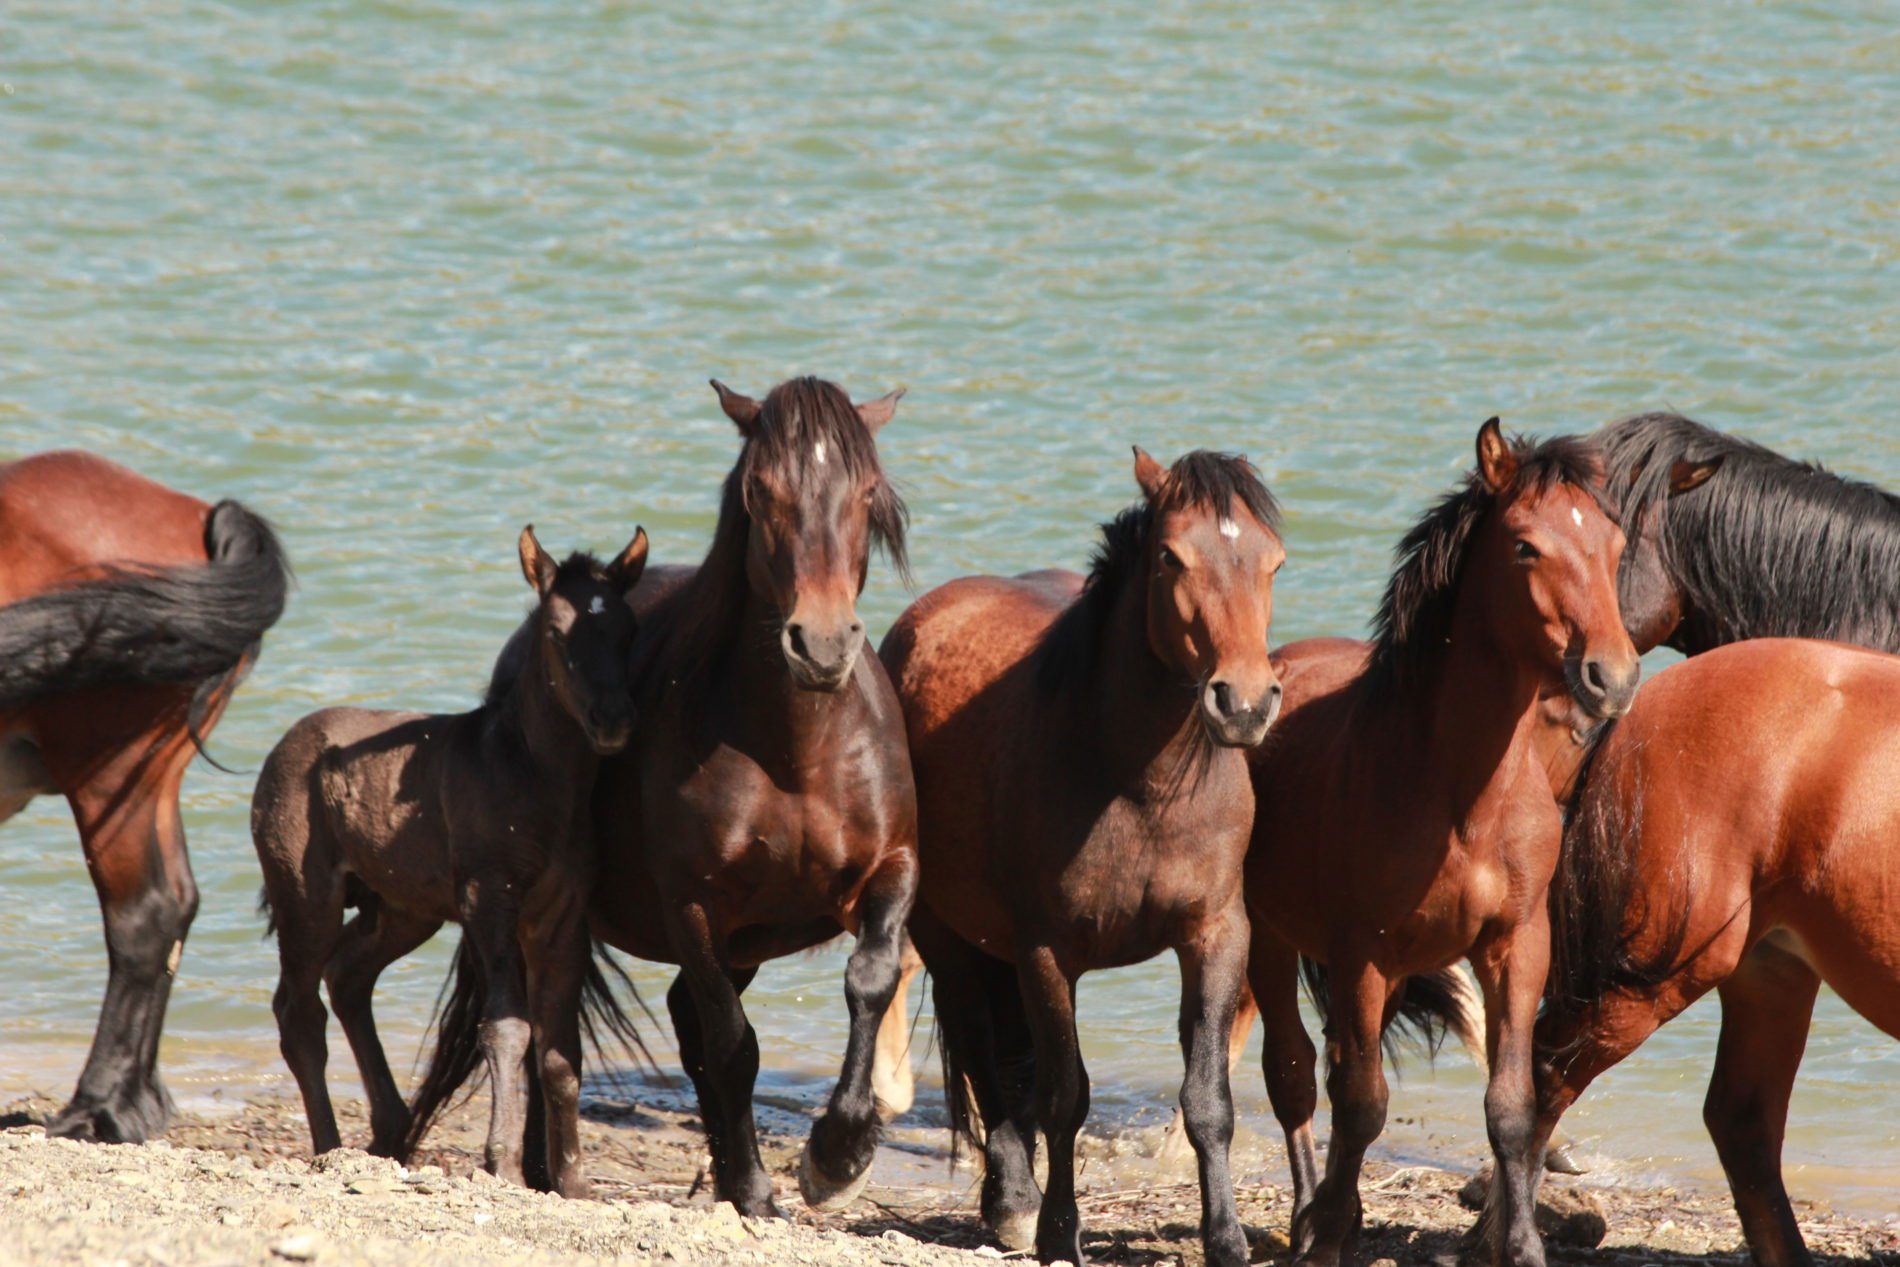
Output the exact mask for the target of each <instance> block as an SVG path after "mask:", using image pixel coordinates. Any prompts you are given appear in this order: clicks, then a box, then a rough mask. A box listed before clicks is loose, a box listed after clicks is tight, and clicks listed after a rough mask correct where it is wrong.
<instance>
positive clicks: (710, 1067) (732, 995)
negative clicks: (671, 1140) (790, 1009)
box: [667, 902, 778, 1216]
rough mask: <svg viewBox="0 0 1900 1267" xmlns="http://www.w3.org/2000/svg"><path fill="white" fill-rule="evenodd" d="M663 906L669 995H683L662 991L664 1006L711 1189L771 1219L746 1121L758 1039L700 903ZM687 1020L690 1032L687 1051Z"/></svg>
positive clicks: (754, 1133) (774, 1210)
mask: <svg viewBox="0 0 1900 1267" xmlns="http://www.w3.org/2000/svg"><path fill="white" fill-rule="evenodd" d="M667 905H668V907H669V910H668V920H667V923H668V927H667V935H668V939H669V940H670V942H671V944H672V949H673V954H674V957H675V958H676V959H678V961H679V965H680V981H679V982H676V983H675V985H674V992H678V993H681V994H682V996H683V997H682V998H681V999H680V1000H679V1002H677V1003H676V1002H675V999H674V994H673V993H669V994H668V995H667V1003H668V1005H669V1006H670V1007H672V1009H673V1016H674V1023H675V1026H676V1028H678V1029H679V1030H680V1035H679V1041H680V1055H681V1057H682V1058H683V1059H685V1060H686V1061H687V1062H688V1064H687V1071H688V1072H689V1073H691V1074H692V1075H693V1082H694V1085H695V1086H696V1087H699V1088H700V1089H701V1095H700V1106H699V1107H700V1116H701V1117H702V1118H704V1119H705V1122H706V1134H707V1136H708V1138H709V1140H710V1142H711V1145H712V1153H713V1180H714V1188H715V1190H716V1193H717V1195H718V1197H719V1199H720V1200H721V1201H730V1202H732V1204H733V1205H734V1206H735V1207H736V1208H737V1209H738V1211H739V1213H741V1214H745V1215H772V1216H776V1215H777V1214H778V1206H777V1204H776V1203H775V1201H774V1200H773V1193H772V1180H771V1178H770V1176H768V1175H767V1174H766V1173H765V1166H764V1163H762V1162H761V1161H760V1160H759V1139H758V1129H757V1127H756V1126H755V1124H754V1123H753V1120H752V1087H753V1084H754V1083H755V1082H756V1081H757V1080H758V1076H759V1036H758V1034H757V1033H756V1032H755V1031H754V1030H753V1028H752V1023H751V1022H750V1021H749V1020H747V1019H746V1014H745V1008H744V1007H743V1006H741V1005H740V1003H739V989H740V986H739V985H738V984H737V983H736V982H735V979H734V974H733V973H731V971H730V970H729V969H728V968H727V966H726V963H725V956H724V953H723V949H722V947H721V945H720V944H719V942H718V941H717V940H716V939H715V938H714V935H713V931H712V923H711V920H710V918H709V917H708V915H707V913H706V909H705V907H703V906H701V905H699V904H697V903H689V904H686V905H684V906H679V905H677V904H675V903H670V902H669V903H668V904H667ZM746 979H748V980H749V979H750V974H749V973H748V974H746ZM681 983H683V989H682V984H681ZM687 1023H691V1024H692V1025H694V1026H695V1028H696V1030H697V1033H696V1035H695V1038H696V1040H697V1041H696V1042H694V1043H693V1045H692V1047H691V1048H690V1049H689V1047H688V1039H687V1037H686V1034H685V1032H684V1031H685V1028H686V1024H687ZM708 1090H710V1091H711V1092H712V1098H711V1102H710V1103H709V1102H708V1097H707V1095H706V1091H708Z"/></svg>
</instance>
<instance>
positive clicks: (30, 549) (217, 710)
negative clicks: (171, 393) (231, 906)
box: [0, 452, 289, 1141]
mask: <svg viewBox="0 0 1900 1267" xmlns="http://www.w3.org/2000/svg"><path fill="white" fill-rule="evenodd" d="M288 582H289V572H288V568H287V566H286V564H285V562H284V559H283V555H282V553H281V551H280V549H279V547H278V545H277V540H276V538H275V537H274V536H273V535H272V534H271V531H270V529H269V527H268V526H267V525H265V523H264V522H263V521H262V520H261V519H259V518H257V517H256V516H255V515H253V514H251V512H249V511H248V510H245V509H244V508H243V507H242V506H240V505H238V504H237V503H236V502H221V503H219V504H218V505H217V506H210V505H207V504H206V503H204V502H202V501H199V500H198V499H197V498H195V497H188V496H186V495H185V494H183V493H177V492H173V491H172V490H170V489H168V488H165V487H164V486H162V485H160V484H156V483H154V482H152V481H151V480H148V479H145V478H143V477H142V476H139V475H136V474H134V473H133V472H131V471H128V470H126V469H125V468H124V467H122V466H118V465H116V464H115V463H112V462H108V461H106V460H105V459H103V458H99V457H95V456H93V455H91V454H87V453H76V452H62V453H47V454H42V455H39V456H37V457H30V458H23V459H21V460H20V461H17V462H12V463H8V464H6V465H5V466H0V603H4V604H6V605H5V606H3V607H0V818H5V817H11V816H12V815H13V814H14V813H17V812H18V811H19V809H20V808H21V807H22V806H24V805H25V804H26V802H27V801H29V800H31V799H32V797H34V796H36V795H39V794H42V793H51V792H57V793H59V794H60V795H63V796H65V797H66V799H67V801H68V803H69V804H70V805H71V806H72V810H73V818H74V820H75V822H76V823H77V824H78V827H79V835H80V842H81V844H82V846H83V847H84V849H85V853H86V861H87V865H88V869H89V870H90V872H91V874H92V879H93V885H94V887H95V889H96V890H97V892H98V897H99V903H100V906H101V907H102V908H103V911H104V914H105V925H106V943H107V946H108V948H109V950H110V956H109V957H110V964H111V967H110V973H111V975H110V978H109V979H108V982H107V985H106V997H105V1003H104V1005H103V1007H102V1009H101V1012H100V1018H99V1028H98V1032H97V1033H96V1034H95V1036H94V1038H93V1046H92V1052H91V1055H90V1056H89V1057H88V1058H87V1061H86V1067H85V1070H84V1072H83V1073H82V1074H81V1075H80V1079H79V1087H78V1089H77V1091H76V1092H75V1093H74V1095H73V1099H72V1102H71V1103H70V1104H69V1105H67V1106H66V1108H65V1109H64V1110H63V1111H62V1112H61V1113H60V1115H59V1116H58V1117H57V1118H56V1119H55V1120H54V1121H53V1122H52V1123H50V1124H49V1129H50V1130H51V1131H52V1132H53V1133H55V1134H61V1135H70V1136H74V1137H77V1138H84V1139H100V1140H110V1141H136V1140H142V1139H145V1138H147V1137H148V1136H150V1135H153V1134H157V1133H159V1132H161V1131H163V1129H164V1127H165V1122H166V1118H167V1116H168V1114H169V1111H170V1100H169V1098H168V1097H167V1096H166V1094H165V1092H164V1089H163V1088H162V1086H161V1085H160V1084H159V1081H158V1077H157V1073H156V1065H157V1058H158V1039H159V1032H160V1030H161V1029H162V1028H163V1025H164V1017H165V1005H166V1003H167V1001H168V1000H169V998H170V996H171V983H172V977H173V974H174V973H176V971H177V969H178V961H179V956H180V955H181V953H182V952H183V949H184V939H185V934H186V931H187V930H188V929H189V928H190V926H191V920H192V916H193V915H194V914H195V913H196V911H197V907H198V890H197V886H196V885H195V884H194V883H193V881H192V878H191V866H190V863H189V860H188V859H187V857H186V853H185V834H184V826H183V823H182V822H181V820H180V818H179V813H178V789H179V785H180V783H181V782H182V781H183V779H184V775H185V768H186V767H187V766H188V765H189V764H190V762H191V758H192V756H193V755H194V753H195V752H196V751H197V746H196V742H197V740H198V739H199V738H202V737H203V736H204V735H206V734H208V733H209V732H210V730H211V728H212V726H213V725H215V724H216V722H217V719H218V717H219V715H220V714H221V713H222V711H223V708H224V705H225V703H226V702H227V701H228V700H229V698H230V694H231V691H232V690H233V689H235V687H236V684H237V681H238V679H239V677H241V675H242V673H243V671H244V669H245V668H246V667H248V665H249V663H250V661H251V659H252V657H253V656H254V655H255V652H256V648H257V644H258V642H259V640H260V639H261V638H262V637H263V635H264V632H265V631H266V630H267V629H269V628H270V627H271V625H272V624H274V623H275V622H276V620H277V617H278V615H279V614H280V613H281V612H282V611H283V606H284V598H285V593H286V590H287V588H288Z"/></svg>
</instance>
